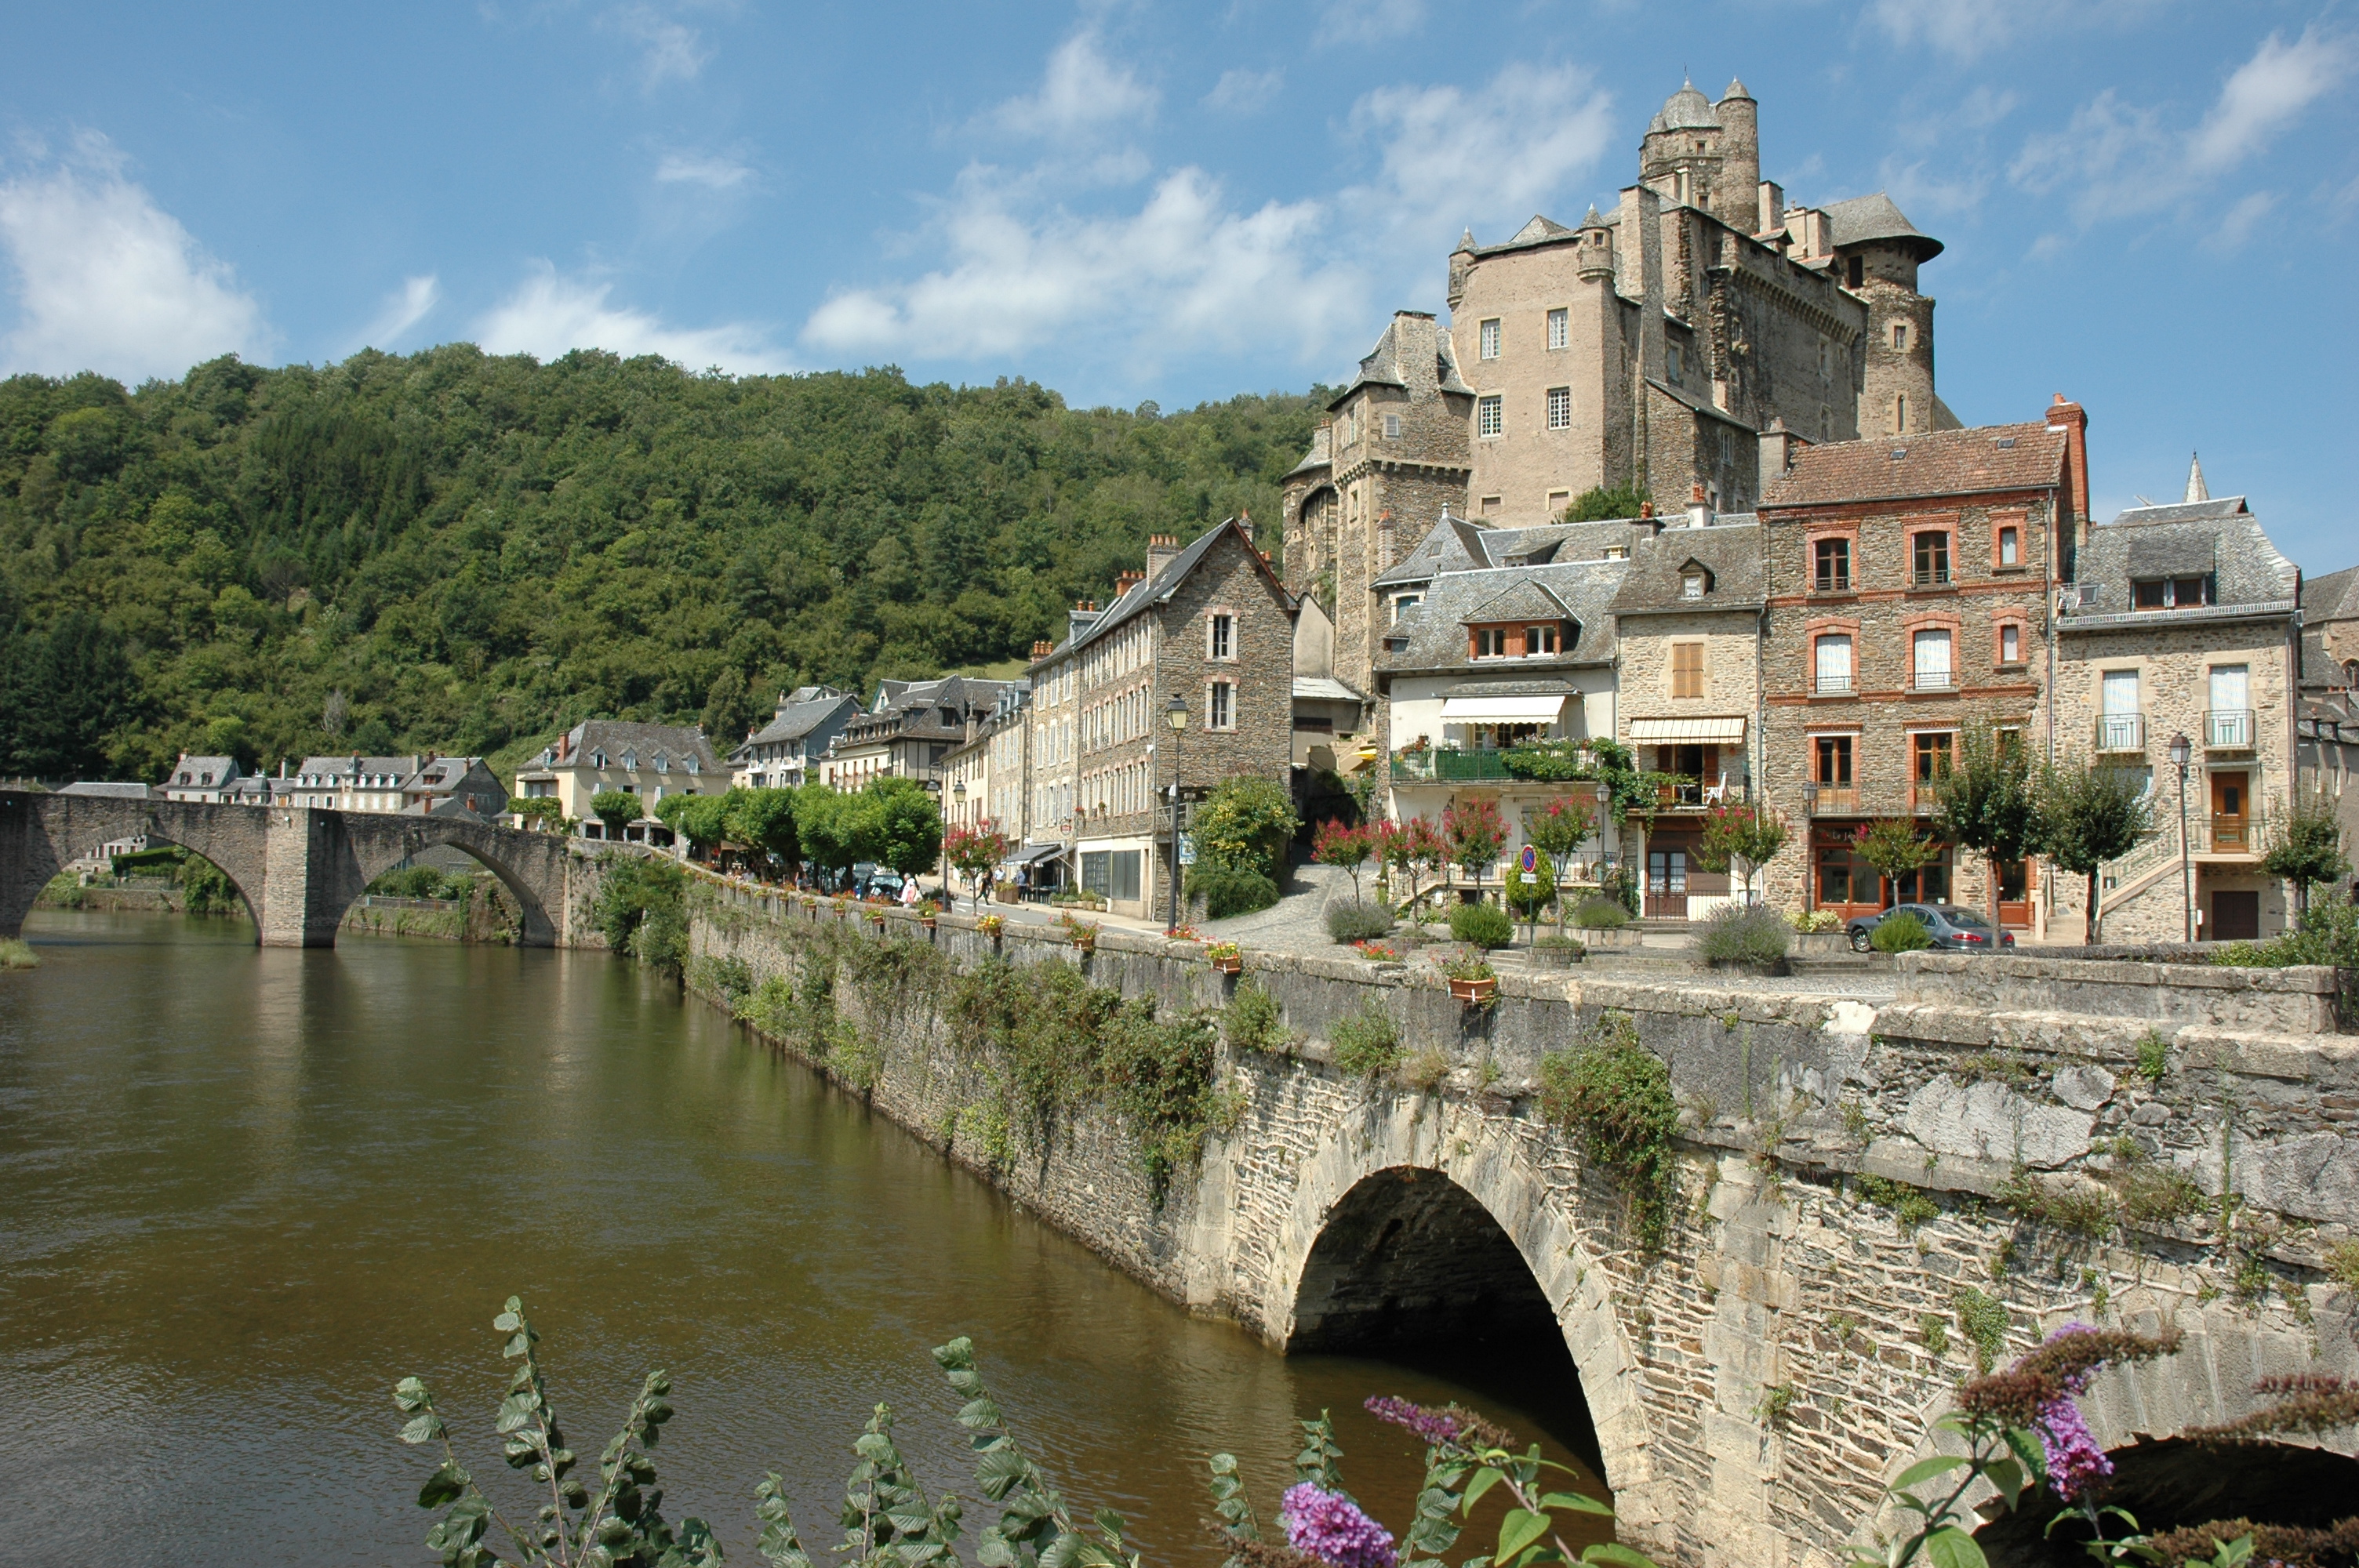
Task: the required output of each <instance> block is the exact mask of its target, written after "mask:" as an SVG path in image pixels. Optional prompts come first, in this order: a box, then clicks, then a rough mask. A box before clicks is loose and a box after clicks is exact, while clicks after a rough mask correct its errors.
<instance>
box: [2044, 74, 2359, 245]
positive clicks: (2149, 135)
mask: <svg viewBox="0 0 2359 1568" xmlns="http://www.w3.org/2000/svg"><path fill="white" fill-rule="evenodd" d="M2354 66H2359V48H2354V43H2353V40H2352V39H2350V38H2346V37H2341V36H2334V37H2329V36H2324V35H2321V33H2320V32H2319V31H2318V29H2317V28H2316V27H2311V28H2310V29H2308V30H2307V31H2305V32H2304V33H2303V34H2302V36H2301V37H2300V38H2299V39H2297V40H2296V41H2295V42H2293V43H2291V44H2288V43H2287V42H2286V41H2285V40H2284V38H2283V37H2282V36H2281V35H2279V34H2277V33H2271V34H2270V35H2269V36H2268V37H2267V38H2264V39H2262V40H2261V44H2260V47H2259V48H2258V49H2256V50H2255V51H2254V53H2253V56H2252V58H2251V59H2247V60H2246V61H2245V63H2244V64H2242V65H2240V66H2238V67H2237V68H2236V69H2235V70H2234V71H2233V72H2231V73H2230V75H2229V77H2228V80H2227V81H2226V82H2225V83H2224V84H2223V86H2222V87H2221V90H2220V95H2219V97H2218V99H2217V100H2216V101H2215V102H2214V103H2212V107H2211V110H2210V111H2209V112H2208V113H2207V114H2205V115H2204V116H2203V118H2202V120H2201V122H2200V123H2198V124H2195V125H2194V126H2192V127H2190V128H2188V129H2184V130H2182V129H2180V128H2177V127H2175V126H2173V125H2172V124H2170V119H2169V116H2168V115H2167V114H2165V113H2164V112H2163V111H2162V110H2161V109H2158V108H2154V107H2149V106H2147V105H2142V104H2137V103H2127V102H2125V101H2124V100H2123V98H2122V97H2121V96H2120V94H2118V93H2116V92H2114V91H2113V90H2112V89H2110V88H2108V89H2107V90H2105V91H2104V92H2100V93H2099V94H2097V96H2096V97H2094V98H2093V99H2091V100H2090V101H2089V102H2088V103H2084V104H2082V106H2081V107H2080V108H2079V109H2077V110H2075V111H2074V112H2073V114H2072V120H2071V124H2070V125H2069V126H2068V127H2067V128H2066V130H2065V131H2064V133H2063V134H2062V135H2055V134H2053V133H2043V134H2040V135H2034V136H2033V137H2031V138H2030V139H2029V140H2027V142H2026V143H2025V144H2024V147H2023V151H2022V153H2021V154H2020V155H2019V156H2017V158H2016V160H2015V163H2014V166H2013V168H2011V169H2010V171H2009V172H2010V173H2011V174H2012V176H2013V178H2014V179H2015V181H2016V183H2017V185H2020V186H2021V187H2023V188H2024V189H2027V190H2029V191H2031V192H2033V193H2034V194H2036V195H2049V194H2063V195H2066V196H2067V197H2068V199H2069V201H2070V204H2071V210H2072V213H2073V216H2074V218H2075V219H2076V220H2077V221H2078V222H2079V223H2080V224H2081V226H2082V227H2083V228H2086V227H2088V226H2090V225H2091V224H2093V223H2097V222H2104V221H2105V220H2108V219H2114V218H2125V217H2136V216H2140V215H2143V214H2147V213H2153V212H2159V211H2166V210H2170V209H2177V208H2181V207H2185V206H2187V205H2189V204H2190V203H2194V202H2196V201H2198V200H2201V199H2203V198H2204V197H2206V196H2207V195H2208V193H2209V190H2210V188H2211V186H2212V183H2213V182H2214V181H2216V180H2217V179H2219V178H2221V177H2222V176H2223V175H2226V174H2228V173H2229V172H2231V171H2232V170H2234V168H2237V167H2238V166H2239V165H2241V164H2244V163H2245V162H2247V161H2248V160H2250V159H2251V158H2253V157H2256V156H2257V155H2258V154H2259V153H2261V152H2262V151H2263V150H2264V149H2265V148H2267V146H2268V145H2269V143H2270V142H2271V141H2272V140H2273V139H2274V138H2275V137H2276V136H2277V135H2279V134H2280V133H2281V132H2283V131H2285V130H2286V129H2288V127H2289V126H2291V125H2292V124H2294V122H2295V121H2296V120H2297V119H2298V118H2299V116H2300V114H2301V113H2302V111H2303V110H2305V109H2307V108H2308V107H2310V104H2312V103H2315V102H2317V100H2318V99H2319V98H2321V96H2323V95H2324V94H2325V93H2327V92H2330V91H2332V89H2333V88H2334V87H2335V86H2337V85H2338V84H2340V83H2341V82H2343V81H2345V80H2346V79H2348V78H2349V77H2350V75H2351V74H2352V72H2353V70H2354ZM2249 202H2250V198H2249V197H2247V198H2245V204H2246V205H2249ZM2257 216H2258V211H2255V212H2253V213H2252V214H2250V215H2249V216H2248V219H2247V222H2250V221H2252V219H2254V218H2257Z"/></svg>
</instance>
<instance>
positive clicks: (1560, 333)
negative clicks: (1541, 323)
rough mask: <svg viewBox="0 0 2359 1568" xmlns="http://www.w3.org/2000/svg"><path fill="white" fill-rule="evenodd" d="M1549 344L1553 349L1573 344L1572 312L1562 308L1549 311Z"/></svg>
mask: <svg viewBox="0 0 2359 1568" xmlns="http://www.w3.org/2000/svg"><path fill="white" fill-rule="evenodd" d="M1548 333H1549V336H1548V345H1549V348H1551V349H1561V348H1564V347H1566V346H1568V345H1569V344H1571V341H1572V318H1571V314H1570V313H1569V312H1567V311H1565V310H1562V309H1556V310H1551V311H1549V313H1548Z"/></svg>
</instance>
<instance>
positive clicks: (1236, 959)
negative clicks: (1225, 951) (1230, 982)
mask: <svg viewBox="0 0 2359 1568" xmlns="http://www.w3.org/2000/svg"><path fill="white" fill-rule="evenodd" d="M1212 971H1213V972H1214V973H1215V974H1222V975H1235V974H1242V973H1244V972H1245V955H1244V954H1243V953H1232V954H1230V955H1229V956H1228V957H1225V958H1215V959H1213V960H1212Z"/></svg>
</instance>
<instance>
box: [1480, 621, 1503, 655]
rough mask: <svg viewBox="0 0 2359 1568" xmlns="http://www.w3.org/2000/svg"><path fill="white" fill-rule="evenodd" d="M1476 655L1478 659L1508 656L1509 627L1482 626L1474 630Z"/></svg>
mask: <svg viewBox="0 0 2359 1568" xmlns="http://www.w3.org/2000/svg"><path fill="white" fill-rule="evenodd" d="M1474 656H1475V657H1476V658H1478V659H1504V658H1506V656H1507V629H1506V627H1504V626H1481V627H1477V628H1476V629H1475V632H1474Z"/></svg>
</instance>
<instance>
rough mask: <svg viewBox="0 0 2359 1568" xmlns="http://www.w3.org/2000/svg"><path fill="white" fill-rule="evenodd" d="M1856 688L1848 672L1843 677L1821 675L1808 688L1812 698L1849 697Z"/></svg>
mask: <svg viewBox="0 0 2359 1568" xmlns="http://www.w3.org/2000/svg"><path fill="white" fill-rule="evenodd" d="M1856 689H1857V688H1856V687H1854V685H1853V684H1852V678H1851V676H1850V674H1849V673H1848V672H1846V673H1844V674H1843V675H1839V676H1838V675H1822V676H1819V678H1818V680H1817V682H1816V684H1814V685H1813V686H1812V687H1810V695H1811V696H1812V697H1849V696H1850V695H1851V694H1852V693H1853V692H1854V690H1856Z"/></svg>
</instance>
